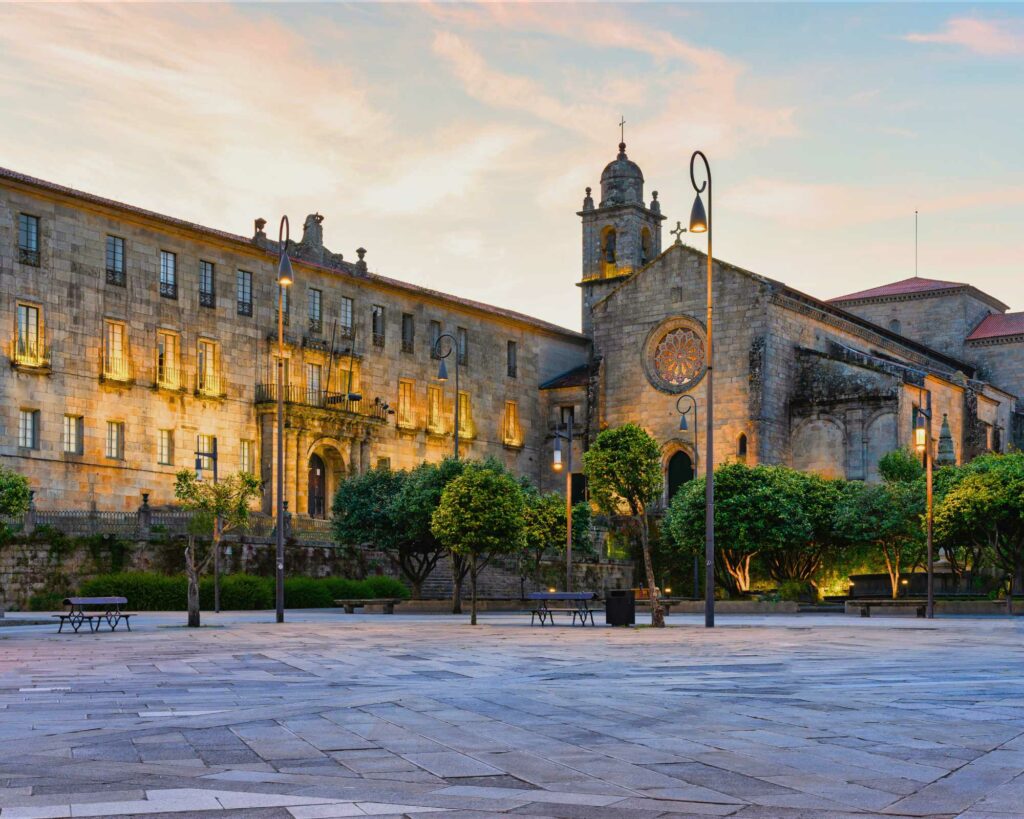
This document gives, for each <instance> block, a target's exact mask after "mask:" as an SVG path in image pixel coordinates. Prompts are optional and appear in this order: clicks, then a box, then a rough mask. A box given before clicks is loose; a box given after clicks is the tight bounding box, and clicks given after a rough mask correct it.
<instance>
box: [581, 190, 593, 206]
mask: <svg viewBox="0 0 1024 819" xmlns="http://www.w3.org/2000/svg"><path fill="white" fill-rule="evenodd" d="M593 209H594V197H593V196H591V195H590V188H587V195H586V196H584V197H583V210H593Z"/></svg>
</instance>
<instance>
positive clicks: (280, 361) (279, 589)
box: [274, 216, 293, 623]
mask: <svg viewBox="0 0 1024 819" xmlns="http://www.w3.org/2000/svg"><path fill="white" fill-rule="evenodd" d="M289 232H290V231H289V226H288V217H287V216H282V217H281V226H280V228H279V229H278V232H277V247H278V251H279V253H280V256H279V258H278V261H277V515H276V518H277V519H276V521H275V522H276V526H275V527H274V528H275V529H276V530H277V579H276V583H275V587H276V588H275V597H276V598H277V622H278V623H283V622H284V289H285V288H286V287H289V286H291V283H292V280H293V274H292V262H291V259H289V258H288V239H289Z"/></svg>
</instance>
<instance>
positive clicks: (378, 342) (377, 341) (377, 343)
mask: <svg viewBox="0 0 1024 819" xmlns="http://www.w3.org/2000/svg"><path fill="white" fill-rule="evenodd" d="M373 346H374V347H383V346H384V334H383V333H374V334H373Z"/></svg>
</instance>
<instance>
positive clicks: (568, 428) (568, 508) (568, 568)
mask: <svg viewBox="0 0 1024 819" xmlns="http://www.w3.org/2000/svg"><path fill="white" fill-rule="evenodd" d="M563 439H564V440H565V444H566V452H567V455H566V459H565V460H566V464H565V466H566V470H565V590H566V591H567V592H571V591H572V413H571V412H570V413H569V414H568V417H567V418H566V421H565V432H561V431H560V430H558V429H557V428H556V429H555V452H554V458H553V460H552V462H551V468H552V469H554V470H555V472H561V471H562V440H563Z"/></svg>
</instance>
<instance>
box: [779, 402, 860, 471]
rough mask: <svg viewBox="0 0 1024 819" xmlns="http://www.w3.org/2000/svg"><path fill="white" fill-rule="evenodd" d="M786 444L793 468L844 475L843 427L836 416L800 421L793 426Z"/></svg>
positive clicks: (844, 448)
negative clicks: (791, 455)
mask: <svg viewBox="0 0 1024 819" xmlns="http://www.w3.org/2000/svg"><path fill="white" fill-rule="evenodd" d="M790 448H791V450H792V453H793V468H794V469H799V470H800V471H801V472H817V473H818V474H819V475H823V476H825V477H826V478H845V477H846V430H845V428H844V427H843V425H842V424H841V423H840V422H839V421H837V420H836V419H834V418H831V417H828V416H820V417H816V418H808V419H805V420H804V421H801V422H800V423H799V424H798V425H797V426H796V427H795V428H794V429H793V432H792V435H791V439H790Z"/></svg>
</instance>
